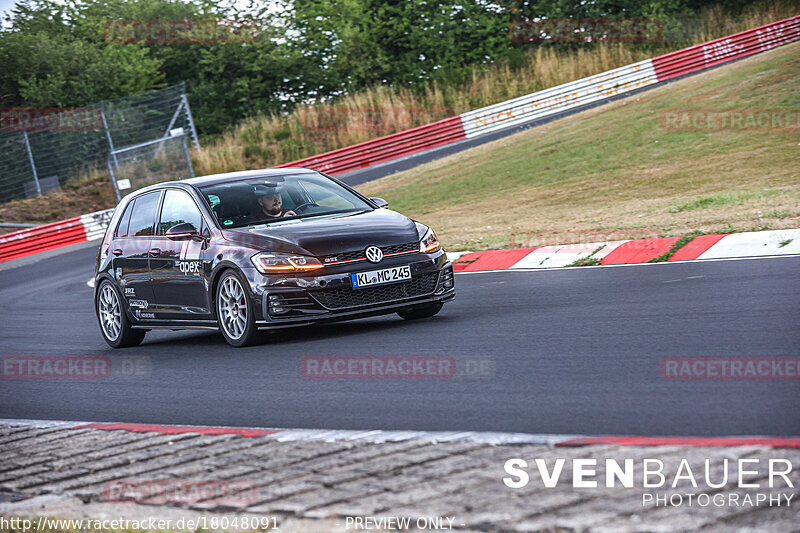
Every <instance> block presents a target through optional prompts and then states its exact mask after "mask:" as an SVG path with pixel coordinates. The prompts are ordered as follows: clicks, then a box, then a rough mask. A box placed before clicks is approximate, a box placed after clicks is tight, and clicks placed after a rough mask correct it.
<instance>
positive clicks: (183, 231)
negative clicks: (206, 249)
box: [166, 222, 200, 241]
mask: <svg viewBox="0 0 800 533" xmlns="http://www.w3.org/2000/svg"><path fill="white" fill-rule="evenodd" d="M166 236H167V238H168V239H172V240H174V241H181V240H184V239H198V238H200V232H199V231H197V228H195V227H194V224H192V223H191V222H182V223H180V224H175V225H174V226H172V227H171V228H169V229H168V230H167V234H166Z"/></svg>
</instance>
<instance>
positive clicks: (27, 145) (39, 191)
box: [22, 130, 42, 196]
mask: <svg viewBox="0 0 800 533" xmlns="http://www.w3.org/2000/svg"><path fill="white" fill-rule="evenodd" d="M22 135H23V136H24V137H25V148H27V149H28V160H29V161H30V162H31V170H32V171H33V181H34V182H35V183H36V193H37V195H38V196H41V195H42V186H41V185H40V184H39V175H38V174H37V173H36V164H35V163H34V162H33V152H32V151H31V143H30V141H29V140H28V132H27V130H23V131H22Z"/></svg>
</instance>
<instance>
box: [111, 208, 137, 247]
mask: <svg viewBox="0 0 800 533" xmlns="http://www.w3.org/2000/svg"><path fill="white" fill-rule="evenodd" d="M133 203H134V201H133V200H131V201H130V202H128V205H127V206H126V207H125V212H124V213H122V217H120V219H119V225H117V231H115V232H114V238H115V239H121V238H123V237H127V236H128V224H129V223H130V221H131V211H133Z"/></svg>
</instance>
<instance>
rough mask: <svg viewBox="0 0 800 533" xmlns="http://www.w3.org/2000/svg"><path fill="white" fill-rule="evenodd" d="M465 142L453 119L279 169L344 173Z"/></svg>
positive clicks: (461, 127)
mask: <svg viewBox="0 0 800 533" xmlns="http://www.w3.org/2000/svg"><path fill="white" fill-rule="evenodd" d="M462 139H464V127H463V126H462V125H461V119H460V118H459V117H450V118H446V119H443V120H439V121H436V122H432V123H431V124H426V125H424V126H418V127H416V128H412V129H410V130H405V131H401V132H398V133H393V134H391V135H386V136H384V137H379V138H377V139H373V140H371V141H365V142H363V143H359V144H354V145H353V146H347V147H345V148H339V149H338V150H334V151H332V152H326V153H324V154H320V155H315V156H312V157H307V158H305V159H300V160H299V161H292V162H291V163H285V164H283V165H278V166H279V167H306V168H313V169H315V170H319V171H321V172H327V173H329V174H344V173H346V172H350V171H351V170H358V169H359V168H364V167H369V166H372V165H375V164H377V163H383V162H386V161H391V160H392V159H397V158H400V157H404V156H407V155H411V154H415V153H418V152H423V151H425V150H430V149H431V148H436V147H439V146H443V145H446V144H450V143H454V142H456V141H460V140H462Z"/></svg>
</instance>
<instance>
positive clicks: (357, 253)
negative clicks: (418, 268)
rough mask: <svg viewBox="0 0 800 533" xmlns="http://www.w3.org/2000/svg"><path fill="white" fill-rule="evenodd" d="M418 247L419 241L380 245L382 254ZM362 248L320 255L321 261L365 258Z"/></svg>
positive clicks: (412, 250)
mask: <svg viewBox="0 0 800 533" xmlns="http://www.w3.org/2000/svg"><path fill="white" fill-rule="evenodd" d="M418 249H419V243H416V242H407V243H405V244H392V245H391V246H381V251H382V252H383V255H389V254H396V253H403V252H415V251H417V250H418ZM365 259H366V257H365V255H364V250H353V251H350V252H342V253H339V254H331V255H326V256H323V257H322V262H323V263H326V264H327V263H338V262H341V261H353V260H365Z"/></svg>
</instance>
